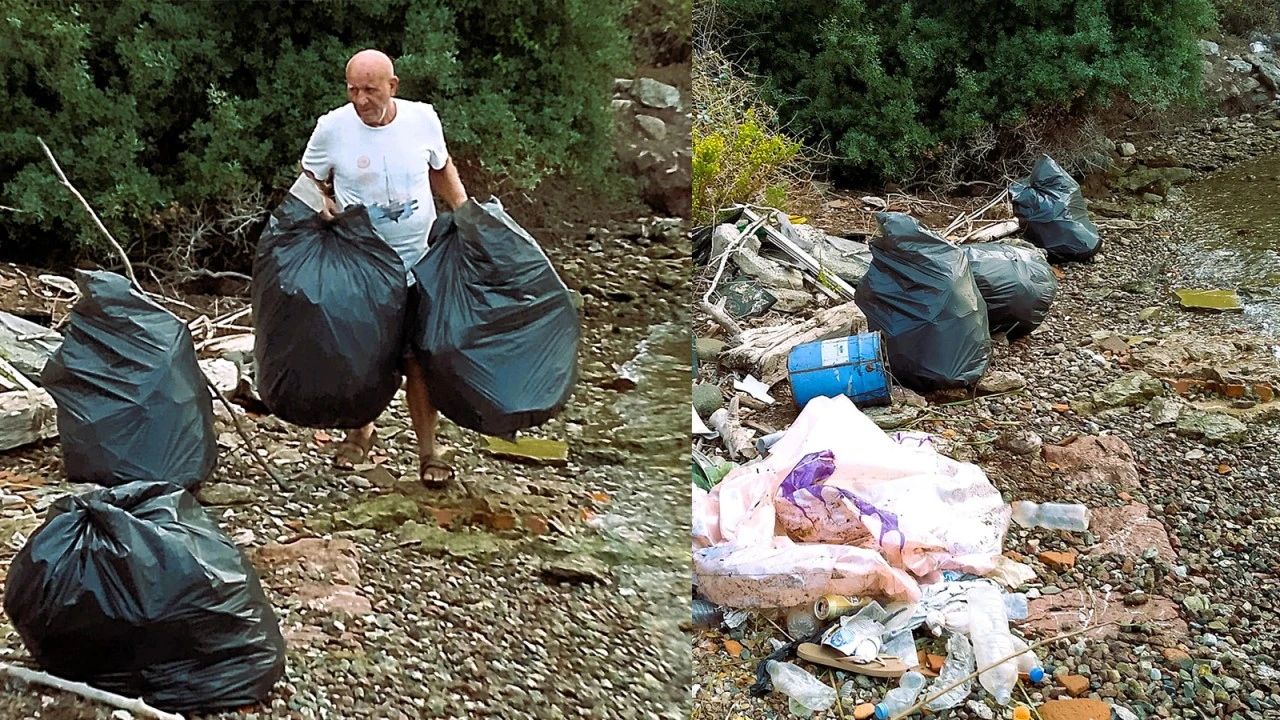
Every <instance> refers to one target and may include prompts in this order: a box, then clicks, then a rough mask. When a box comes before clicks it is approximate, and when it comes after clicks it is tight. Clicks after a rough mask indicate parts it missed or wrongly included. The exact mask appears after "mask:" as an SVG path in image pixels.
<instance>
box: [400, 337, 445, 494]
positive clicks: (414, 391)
mask: <svg viewBox="0 0 1280 720" xmlns="http://www.w3.org/2000/svg"><path fill="white" fill-rule="evenodd" d="M404 373H405V385H404V392H405V396H406V399H407V400H408V401H409V419H410V421H412V423H413V433H414V435H416V436H417V438H418V471H419V476H420V477H421V479H422V483H423V484H424V485H427V486H428V487H443V486H444V485H445V484H446V483H448V482H449V478H450V476H452V475H453V469H452V468H450V467H449V466H448V465H447V464H445V463H444V461H442V460H441V459H440V458H438V457H436V423H437V421H439V419H440V413H439V411H437V410H436V408H435V406H434V405H432V404H431V395H430V393H428V392H427V381H426V378H425V377H423V374H422V366H420V365H419V364H418V361H417V360H416V359H414V358H406V359H405V365H404Z"/></svg>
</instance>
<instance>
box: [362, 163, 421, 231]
mask: <svg viewBox="0 0 1280 720" xmlns="http://www.w3.org/2000/svg"><path fill="white" fill-rule="evenodd" d="M367 162H368V158H364V157H362V158H360V159H359V160H357V161H356V164H357V165H359V164H360V163H367ZM360 166H361V167H365V165H360ZM382 178H383V184H384V188H383V189H384V191H385V193H386V195H385V197H386V198H387V200H386V202H382V203H375V204H372V205H369V217H370V219H372V220H373V223H374V226H375V227H376V226H377V225H378V223H379V221H390V222H394V223H398V222H400V221H401V220H408V219H409V218H411V217H413V211H414V210H417V209H418V200H417V198H415V197H413V195H412V194H411V193H410V192H409V189H410V188H412V187H413V182H412V179H410V178H405V180H404V181H403V182H400V183H397V182H396V180H395V178H394V177H393V176H392V173H391V169H390V168H389V167H388V166H387V158H386V157H385V156H384V157H383V158H382Z"/></svg>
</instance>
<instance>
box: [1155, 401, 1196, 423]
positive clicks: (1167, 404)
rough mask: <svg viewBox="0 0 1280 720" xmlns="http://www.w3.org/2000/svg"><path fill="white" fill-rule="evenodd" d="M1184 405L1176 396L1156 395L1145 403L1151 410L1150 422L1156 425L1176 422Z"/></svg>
mask: <svg viewBox="0 0 1280 720" xmlns="http://www.w3.org/2000/svg"><path fill="white" fill-rule="evenodd" d="M1185 408H1186V405H1185V404H1184V403H1183V402H1182V401H1181V400H1178V399H1177V398H1168V397H1158V398H1155V399H1154V400H1152V401H1151V404H1149V405H1147V410H1149V411H1150V412H1151V422H1152V423H1154V424H1156V425H1172V424H1174V423H1176V422H1178V417H1179V416H1180V415H1182V411H1183V410H1184V409H1185Z"/></svg>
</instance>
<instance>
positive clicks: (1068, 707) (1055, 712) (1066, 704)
mask: <svg viewBox="0 0 1280 720" xmlns="http://www.w3.org/2000/svg"><path fill="white" fill-rule="evenodd" d="M1039 712H1040V717H1041V720H1111V705H1110V704H1108V703H1104V702H1102V701H1101V700H1088V699H1084V698H1076V699H1073V700H1050V701H1049V702H1047V703H1045V704H1043V705H1041V706H1040V708H1039Z"/></svg>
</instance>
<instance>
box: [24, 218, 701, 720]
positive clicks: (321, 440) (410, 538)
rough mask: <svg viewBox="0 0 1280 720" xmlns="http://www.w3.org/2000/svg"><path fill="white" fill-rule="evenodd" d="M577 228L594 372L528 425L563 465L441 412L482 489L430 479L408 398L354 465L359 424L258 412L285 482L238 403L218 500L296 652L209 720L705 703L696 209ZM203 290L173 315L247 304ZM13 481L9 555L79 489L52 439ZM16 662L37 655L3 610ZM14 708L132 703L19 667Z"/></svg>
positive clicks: (57, 307)
mask: <svg viewBox="0 0 1280 720" xmlns="http://www.w3.org/2000/svg"><path fill="white" fill-rule="evenodd" d="M513 214H514V213H513ZM516 217H517V219H520V218H519V216H518V214H516ZM632 217H634V216H632ZM558 225H559V227H557V228H555V231H554V232H549V233H545V234H540V235H539V237H541V238H543V242H544V245H545V248H546V250H547V252H548V254H549V256H550V258H551V260H552V262H553V263H554V264H555V266H556V267H557V269H558V270H559V271H560V272H561V274H562V277H563V278H564V280H565V282H566V284H568V285H569V286H570V288H572V289H573V290H574V291H575V292H576V293H577V295H578V297H579V299H580V300H581V301H582V313H583V337H582V345H581V354H580V357H581V369H582V378H581V382H580V385H579V386H578V388H577V390H576V391H575V395H574V398H573V400H572V402H571V404H570V406H569V408H568V409H566V410H565V412H564V413H563V414H562V415H561V416H560V417H558V418H556V419H555V420H553V421H552V422H549V423H548V424H547V425H546V426H544V427H542V428H539V429H538V430H536V431H533V432H532V433H531V434H532V435H533V436H536V437H545V438H549V439H552V440H558V441H564V442H566V443H567V445H568V457H567V460H565V461H560V462H552V463H530V462H527V461H521V460H519V459H514V458H511V457H505V456H500V455H498V454H496V453H495V452H494V451H492V450H490V449H488V447H487V441H486V440H485V439H484V438H482V437H480V436H478V435H477V434H475V433H472V432H470V431H464V430H461V429H459V428H458V427H456V426H453V425H451V424H449V423H448V422H447V421H445V422H444V423H443V428H442V437H443V442H444V443H445V444H446V445H447V446H448V447H449V448H450V449H451V451H452V454H453V456H454V457H453V459H454V461H455V463H456V465H457V467H458V472H459V478H460V480H461V483H462V485H463V486H465V490H464V489H463V488H460V487H454V488H451V489H449V490H448V491H445V492H428V491H425V490H424V489H422V488H421V486H420V485H419V484H418V483H417V473H416V461H415V452H414V441H413V437H412V433H411V432H409V431H408V417H407V412H406V409H405V406H404V403H403V394H401V396H400V397H398V398H397V400H396V401H395V403H394V404H393V407H392V408H390V409H389V410H388V411H387V412H386V413H384V415H383V417H382V419H381V421H380V425H381V431H380V439H381V444H380V447H379V448H378V449H377V452H376V453H375V454H374V456H373V457H372V461H371V462H370V463H368V464H366V465H364V466H360V467H357V468H356V469H355V471H354V472H353V471H339V470H336V469H334V468H333V467H332V465H331V463H330V450H331V448H332V445H333V443H334V442H335V441H336V439H337V438H339V437H340V432H339V431H337V430H333V429H329V430H316V429H308V428H301V427H296V426H292V425H289V424H286V423H284V422H282V421H280V420H278V419H277V418H274V417H270V416H261V415H252V414H247V413H243V412H241V411H240V410H239V409H238V410H237V412H238V413H239V414H241V417H242V419H243V420H244V422H245V423H246V425H247V427H248V429H249V432H250V433H251V435H252V437H253V440H254V443H255V444H256V445H257V446H258V447H260V448H262V449H263V450H264V451H265V452H266V453H267V460H268V462H269V463H271V464H272V465H273V466H274V467H275V468H276V469H277V470H278V472H279V473H280V474H281V475H283V476H284V477H285V478H286V480H287V483H288V489H287V490H284V491H282V490H280V489H278V488H276V487H275V485H274V484H273V483H272V482H271V481H270V480H269V479H268V478H267V477H266V476H265V474H264V472H263V471H262V470H261V469H260V468H259V467H258V466H257V465H255V464H254V463H253V462H252V460H251V459H250V457H249V456H248V455H247V454H246V450H245V449H244V448H243V447H241V441H240V439H239V438H238V437H237V436H236V434H235V432H234V430H233V427H232V425H230V424H229V423H228V416H227V414H226V413H225V412H222V411H219V418H218V420H217V427H218V431H219V433H220V439H219V444H220V450H221V455H220V462H219V466H218V468H217V470H216V471H215V472H214V475H213V477H212V478H211V479H210V480H209V482H208V483H207V484H206V485H205V486H204V487H203V488H202V489H201V492H200V497H201V500H202V502H203V503H204V504H205V507H206V508H207V510H208V511H209V512H210V513H211V514H213V515H214V516H215V517H216V518H217V520H218V522H219V523H220V524H221V526H222V528H223V529H224V530H225V531H226V532H227V534H228V535H230V536H231V537H232V538H233V539H234V540H235V541H236V543H237V544H239V545H240V546H241V547H242V548H243V549H244V550H245V552H246V553H248V555H249V557H250V558H252V559H253V561H254V564H255V567H256V568H257V570H258V571H259V573H260V575H261V576H262V580H263V583H264V585H265V587H266V589H267V593H268V596H269V598H270V599H271V601H272V604H273V606H274V608H275V610H276V612H277V614H278V616H279V619H280V624H281V628H282V630H283V631H284V633H285V637H286V639H287V642H288V647H289V651H288V671H287V676H286V677H285V679H284V680H282V681H281V682H280V683H279V684H278V685H277V686H276V688H275V690H274V692H273V694H272V696H271V697H270V698H269V699H268V700H267V701H266V702H265V703H263V704H261V705H259V706H254V707H249V708H243V709H241V710H240V711H238V712H228V713H225V714H222V715H216V716H210V717H220V718H228V719H229V718H233V717H234V718H245V719H247V720H252V719H255V718H295V719H302V718H362V717H365V718H378V719H379V720H381V719H386V718H420V717H441V718H443V717H502V718H562V717H598V718H606V717H608V718H640V717H643V718H651V717H662V718H672V719H674V718H683V717H687V715H688V713H689V698H688V692H687V687H688V678H689V662H690V660H689V652H688V644H687V636H686V635H684V634H683V633H682V632H681V631H680V627H681V624H682V623H684V624H687V618H688V617H689V601H688V599H687V596H686V595H685V592H684V589H683V588H684V585H683V583H684V579H685V578H686V575H685V572H686V569H685V568H686V563H687V558H688V550H687V547H688V546H687V544H686V543H687V540H686V534H687V527H688V525H687V520H685V518H686V517H687V512H688V495H687V493H686V491H685V489H684V488H685V485H684V480H683V478H684V476H685V473H686V472H687V467H686V466H685V465H684V462H685V459H684V458H685V457H686V455H685V453H687V447H688V435H687V431H686V430H685V423H686V422H687V419H685V417H686V416H684V415H683V412H680V413H675V414H676V415H678V416H679V417H678V418H674V419H673V418H672V416H671V408H673V407H674V408H676V409H679V408H683V407H685V405H684V404H682V403H687V399H686V398H687V390H686V389H685V388H686V387H687V386H686V385H685V384H684V383H685V382H687V377H688V373H689V361H688V356H687V354H686V353H687V351H688V339H687V335H686V334H685V333H686V332H687V331H685V330H684V328H687V327H688V323H689V319H688V310H687V301H686V299H685V298H684V297H683V296H682V293H681V288H683V287H684V286H685V283H686V278H687V277H688V275H689V259H688V258H689V254H690V251H689V244H688V235H687V226H686V225H684V224H683V221H681V220H663V219H660V218H646V219H643V220H641V221H640V222H636V221H631V222H624V223H616V222H614V223H604V222H601V223H600V227H592V226H589V225H585V224H577V223H570V222H567V221H565V222H560V223H558ZM0 274H2V275H3V279H0V286H3V288H4V290H5V294H4V298H5V300H6V303H5V305H4V307H5V309H8V310H18V309H21V310H24V311H26V312H28V313H30V314H33V315H35V316H36V317H40V314H41V313H48V314H50V315H51V316H52V318H53V319H54V320H55V321H56V320H57V319H58V318H60V317H61V316H62V315H63V314H65V312H66V309H67V299H68V298H67V296H66V295H65V294H60V293H59V292H58V291H56V290H54V289H52V288H49V287H46V286H45V285H43V284H42V283H41V282H39V281H38V280H37V279H36V271H35V270H32V269H26V270H23V269H22V268H17V267H14V266H7V267H3V268H0ZM57 297H61V298H62V301H61V302H55V298H57ZM186 301H187V303H188V304H190V305H191V306H192V308H193V309H191V310H189V309H186V308H182V307H180V306H177V305H174V306H173V309H174V310H175V312H178V313H180V314H182V315H183V316H184V317H187V318H190V317H194V316H196V315H198V314H206V315H208V316H209V317H214V316H217V315H225V314H226V313H228V312H229V311H231V310H234V309H235V308H236V307H238V306H244V305H245V303H246V300H244V299H235V298H216V299H215V298H207V297H198V298H197V297H188V298H186ZM215 302H216V303H217V307H216V309H215V308H214V306H213V305H214V303H215ZM19 306H24V307H19ZM244 322H245V320H240V321H239V323H244ZM673 329H674V330H673ZM218 332H219V333H220V334H225V333H229V332H234V330H226V329H224V330H219V331H218ZM203 337H204V335H201V334H197V339H203ZM672 337H674V338H675V341H673V340H672V339H671V338H672ZM673 342H674V347H673ZM206 354H208V353H206ZM0 489H3V492H4V502H3V510H0V536H2V537H0V540H2V542H0V548H3V556H4V559H3V569H4V570H6V571H7V568H8V559H9V558H11V557H12V555H13V553H15V552H16V551H17V549H18V548H19V547H21V545H22V544H23V542H24V541H25V539H26V538H27V537H29V536H30V534H31V533H32V532H33V531H34V530H35V529H36V527H37V526H38V525H39V523H40V520H41V514H42V511H43V510H44V509H45V508H46V507H47V506H48V505H49V504H50V503H51V502H52V500H53V499H54V498H55V497H58V496H60V495H62V494H65V493H67V492H73V491H76V490H79V489H81V488H76V487H71V486H69V485H68V484H67V483H66V482H65V481H64V480H63V478H62V469H61V462H60V457H59V450H58V445H57V444H56V441H55V442H49V443H46V444H45V445H43V446H39V447H29V448H24V449H20V450H15V451H11V452H9V453H7V454H4V455H2V456H0ZM0 658H3V659H4V660H5V661H7V662H19V663H21V662H26V661H28V660H29V658H28V657H27V655H26V653H25V651H24V649H23V647H22V643H21V641H20V639H19V638H18V636H17V634H16V633H15V632H14V631H13V629H12V627H11V626H9V624H8V622H7V620H6V621H5V622H4V624H3V625H0ZM0 717H4V718H14V719H17V718H36V717H41V718H62V719H71V718H85V719H88V718H107V717H113V718H117V717H123V716H120V715H114V716H113V715H112V713H111V711H110V709H107V708H104V707H103V706H96V705H91V704H86V703H84V702H81V701H77V700H75V699H73V698H71V697H69V696H64V695H62V694H60V693H57V692H54V691H49V690H44V689H39V688H28V687H25V686H23V685H21V684H19V683H16V682H14V681H6V682H0Z"/></svg>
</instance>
